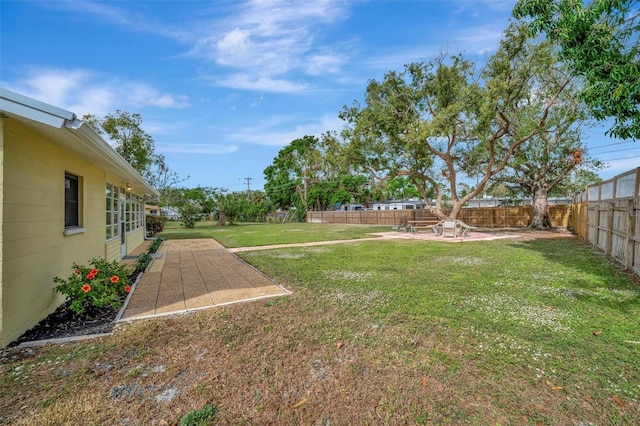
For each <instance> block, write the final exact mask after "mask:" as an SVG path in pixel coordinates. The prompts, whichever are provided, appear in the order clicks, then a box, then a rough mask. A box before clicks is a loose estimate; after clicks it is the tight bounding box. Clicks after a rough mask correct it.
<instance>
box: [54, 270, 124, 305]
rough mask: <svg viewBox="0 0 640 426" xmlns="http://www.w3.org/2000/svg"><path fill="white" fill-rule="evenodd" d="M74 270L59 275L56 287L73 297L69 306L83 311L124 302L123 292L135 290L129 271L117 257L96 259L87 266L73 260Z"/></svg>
mask: <svg viewBox="0 0 640 426" xmlns="http://www.w3.org/2000/svg"><path fill="white" fill-rule="evenodd" d="M72 269H73V272H72V273H71V275H70V276H69V278H67V279H62V278H58V277H55V278H54V279H53V281H54V282H55V283H57V284H58V285H57V286H56V287H55V291H56V292H58V293H62V294H64V295H65V296H67V300H69V301H71V303H70V305H69V309H70V310H72V311H73V312H75V313H76V314H82V313H84V312H85V311H87V310H91V309H92V308H98V309H100V308H103V307H105V306H109V307H111V308H114V309H117V308H119V307H120V306H122V298H123V296H124V295H125V294H126V293H128V292H129V291H131V287H130V286H129V284H128V277H129V272H128V271H127V269H126V268H124V267H122V266H121V265H119V264H118V262H117V261H113V262H108V261H106V260H104V259H92V260H91V261H90V263H89V265H87V266H80V265H78V264H76V263H74V264H73V268H72Z"/></svg>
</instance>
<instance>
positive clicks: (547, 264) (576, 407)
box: [0, 227, 640, 425]
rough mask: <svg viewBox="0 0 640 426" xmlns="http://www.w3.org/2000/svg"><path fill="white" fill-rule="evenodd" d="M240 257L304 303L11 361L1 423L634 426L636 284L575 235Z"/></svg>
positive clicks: (215, 316) (18, 354)
mask: <svg viewBox="0 0 640 426" xmlns="http://www.w3.org/2000/svg"><path fill="white" fill-rule="evenodd" d="M239 229H242V227H240V228H239ZM247 229H251V228H247ZM242 256H243V257H244V258H245V259H246V260H247V261H248V262H250V263H251V264H253V265H255V266H256V267H258V268H259V269H261V270H262V271H264V272H265V273H266V274H268V275H270V276H272V277H274V278H275V279H276V280H277V281H278V282H280V283H281V284H283V285H285V286H286V287H287V288H289V289H290V290H292V291H293V294H292V295H290V296H288V297H283V298H278V299H270V300H268V301H261V302H254V303H247V304H238V305H231V306H227V307H223V308H216V309H213V310H209V311H203V312H200V313H197V314H192V315H186V316H180V317H174V318H168V319H162V320H154V321H146V322H137V323H134V324H131V325H127V326H125V327H124V328H123V329H122V330H120V331H119V332H118V333H116V334H115V335H114V336H111V337H108V338H104V339H100V340H94V341H89V342H83V343H76V344H67V345H63V346H49V347H44V348H38V349H29V350H20V351H18V350H12V351H7V352H6V353H5V354H4V356H3V358H2V360H1V362H0V375H1V376H0V377H1V379H0V395H1V396H0V413H1V414H0V422H4V423H11V424H25V425H26V424H71V423H76V422H77V420H78V419H82V421H83V422H84V423H87V424H127V423H128V424H154V423H155V424H160V423H161V422H166V423H167V424H178V423H179V422H180V419H181V418H183V416H185V415H187V414H189V413H192V412H194V411H195V412H198V413H200V412H203V410H204V408H203V407H215V412H214V413H215V421H216V422H219V423H220V424H291V425H294V424H295V425H298V424H322V425H325V424H332V425H343V424H474V425H475V424H530V425H537V424H549V425H556V424H629V425H632V424H638V423H640V406H639V400H640V369H639V368H638V360H640V344H638V341H640V322H639V321H638V318H639V317H640V303H639V302H640V289H639V288H638V286H637V285H636V283H634V282H633V281H631V280H630V279H629V278H628V277H627V276H626V275H625V274H623V273H621V272H620V271H619V270H618V269H616V267H615V265H613V264H612V263H610V262H609V261H607V260H606V259H604V258H602V257H601V256H600V255H598V254H596V253H594V252H593V251H592V249H590V248H589V247H587V246H585V245H582V244H580V243H578V242H576V241H574V240H572V239H554V240H532V241H513V240H498V241H491V242H477V243H473V242H470V243H464V244H443V243H435V242H430V243H427V242H418V241H367V240H362V241H361V242H356V243H348V244H341V245H331V246H321V247H318V246H316V247H296V248H288V249H278V250H264V251H255V252H246V253H243V254H242Z"/></svg>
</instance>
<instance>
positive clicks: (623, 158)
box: [602, 156, 638, 163]
mask: <svg viewBox="0 0 640 426" xmlns="http://www.w3.org/2000/svg"><path fill="white" fill-rule="evenodd" d="M630 158H638V157H637V156H631V157H622V158H607V159H606V160H602V161H604V162H605V163H606V162H607V161H620V160H628V159H630Z"/></svg>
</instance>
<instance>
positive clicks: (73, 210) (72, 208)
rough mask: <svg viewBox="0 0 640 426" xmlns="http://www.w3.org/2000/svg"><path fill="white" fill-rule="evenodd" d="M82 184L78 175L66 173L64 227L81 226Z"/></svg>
mask: <svg viewBox="0 0 640 426" xmlns="http://www.w3.org/2000/svg"><path fill="white" fill-rule="evenodd" d="M79 187H80V185H79V183H78V176H76V175H72V174H71V173H65V175H64V227H65V228H70V227H78V226H80V198H79V197H80V191H79V189H80V188H79Z"/></svg>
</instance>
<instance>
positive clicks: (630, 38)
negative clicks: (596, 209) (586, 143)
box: [513, 0, 640, 139]
mask: <svg viewBox="0 0 640 426" xmlns="http://www.w3.org/2000/svg"><path fill="white" fill-rule="evenodd" d="M513 13H514V15H515V16H516V17H519V18H524V17H528V18H530V19H531V22H530V27H531V29H533V30H534V31H535V32H543V33H545V34H546V36H547V37H548V38H549V39H550V40H552V41H554V42H557V43H558V44H559V45H560V53H561V57H562V59H563V60H565V61H566V62H567V64H568V66H569V67H570V69H571V70H572V72H574V73H575V74H576V75H578V76H581V77H582V78H583V79H584V81H585V90H584V95H583V96H584V99H585V101H586V102H587V104H588V105H589V106H590V108H591V112H592V114H593V115H594V116H595V117H596V118H599V119H605V118H609V117H613V118H614V119H615V122H614V125H613V127H612V128H611V129H610V134H611V135H613V136H616V137H619V138H623V139H629V138H634V139H638V138H640V1H638V0H592V1H590V2H583V1H576V0H519V1H518V3H517V4H516V7H515V9H514V12H513Z"/></svg>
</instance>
